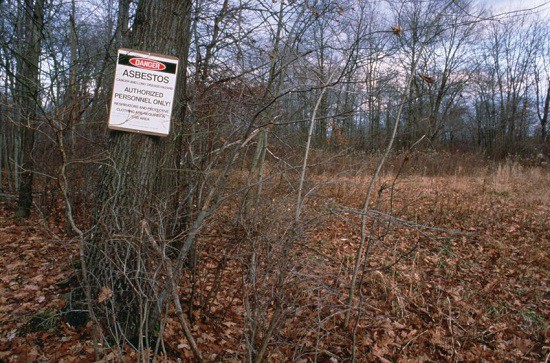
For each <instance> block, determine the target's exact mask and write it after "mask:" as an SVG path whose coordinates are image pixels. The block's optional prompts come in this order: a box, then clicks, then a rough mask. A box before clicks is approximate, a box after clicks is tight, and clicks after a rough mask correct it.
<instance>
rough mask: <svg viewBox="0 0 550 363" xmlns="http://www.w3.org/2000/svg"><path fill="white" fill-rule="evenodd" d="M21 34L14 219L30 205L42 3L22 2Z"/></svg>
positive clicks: (26, 213) (41, 0)
mask: <svg viewBox="0 0 550 363" xmlns="http://www.w3.org/2000/svg"><path fill="white" fill-rule="evenodd" d="M24 6H25V23H26V25H27V27H26V29H25V31H24V37H25V38H26V45H25V46H24V49H23V52H22V55H21V58H20V59H19V62H20V64H19V72H18V74H17V84H18V87H17V88H18V91H19V92H18V93H19V94H18V98H19V103H20V105H19V106H20V114H19V122H20V130H21V131H20V134H21V152H22V160H21V165H20V172H21V177H20V179H19V199H18V201H17V212H16V214H15V215H16V217H18V218H28V217H29V216H30V213H31V206H32V183H33V168H34V165H33V164H34V162H33V156H32V151H33V149H34V133H35V130H36V127H37V120H36V118H37V112H36V108H37V104H38V102H40V101H39V97H38V92H39V84H40V81H39V79H38V73H39V69H38V65H39V61H40V50H41V48H40V47H41V40H42V28H43V26H44V0H36V2H34V1H33V0H26V1H25V3H24Z"/></svg>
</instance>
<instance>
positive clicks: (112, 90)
mask: <svg viewBox="0 0 550 363" xmlns="http://www.w3.org/2000/svg"><path fill="white" fill-rule="evenodd" d="M120 52H127V54H128V53H136V54H140V55H144V56H149V57H158V58H164V59H168V60H175V61H177V65H176V73H175V76H176V82H175V83H176V84H177V78H178V70H179V66H180V64H179V58H178V57H175V56H173V55H164V54H159V53H152V52H145V51H142V50H135V49H130V48H118V50H117V53H116V62H115V74H114V75H113V85H112V89H111V102H110V103H109V115H108V119H107V128H108V129H109V130H114V131H124V132H130V133H133V134H140V135H150V136H160V137H167V136H169V135H170V132H171V131H172V112H173V110H174V102H173V100H172V109H171V110H170V124H169V125H168V133H166V134H163V133H160V132H153V131H144V130H136V129H132V128H128V127H124V126H115V125H111V108H112V107H113V101H114V97H115V92H114V86H115V82H116V78H117V72H116V71H117V67H118V55H119V53H120ZM176 84H175V85H174V98H175V95H176Z"/></svg>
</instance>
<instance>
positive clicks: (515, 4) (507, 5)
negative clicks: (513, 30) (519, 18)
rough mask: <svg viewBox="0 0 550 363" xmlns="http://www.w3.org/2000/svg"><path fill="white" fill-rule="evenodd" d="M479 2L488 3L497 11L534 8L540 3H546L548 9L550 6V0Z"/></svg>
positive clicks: (484, 0) (493, 0) (480, 2)
mask: <svg viewBox="0 0 550 363" xmlns="http://www.w3.org/2000/svg"><path fill="white" fill-rule="evenodd" d="M478 2H479V4H487V5H489V6H491V7H492V8H493V9H494V10H497V11H501V10H518V9H525V8H534V7H536V6H539V5H544V8H545V9H546V10H547V9H548V8H550V0H478Z"/></svg>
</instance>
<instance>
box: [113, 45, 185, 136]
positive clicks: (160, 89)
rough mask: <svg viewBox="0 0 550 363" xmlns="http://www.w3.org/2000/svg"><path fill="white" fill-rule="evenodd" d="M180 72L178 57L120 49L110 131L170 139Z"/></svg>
mask: <svg viewBox="0 0 550 363" xmlns="http://www.w3.org/2000/svg"><path fill="white" fill-rule="evenodd" d="M177 70H178V59H177V58H175V57H170V56H164V55H159V54H151V53H144V52H139V51H135V50H131V49H124V48H121V49H119V50H118V57H117V65H116V72H115V83H114V86H113V98H112V100H111V111H110V113H109V128H110V129H114V130H122V131H129V132H138V133H144V134H150V135H158V136H166V135H168V133H169V132H170V117H171V115H172V106H173V103H174V91H175V89H176V75H177Z"/></svg>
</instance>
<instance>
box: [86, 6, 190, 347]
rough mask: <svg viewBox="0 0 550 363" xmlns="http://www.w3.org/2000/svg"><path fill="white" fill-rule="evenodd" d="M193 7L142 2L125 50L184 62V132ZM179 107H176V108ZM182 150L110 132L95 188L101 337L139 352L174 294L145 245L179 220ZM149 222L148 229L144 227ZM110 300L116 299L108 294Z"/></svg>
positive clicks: (176, 125)
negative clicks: (107, 159) (149, 237)
mask: <svg viewBox="0 0 550 363" xmlns="http://www.w3.org/2000/svg"><path fill="white" fill-rule="evenodd" d="M190 5H191V2H190V1H181V0H163V1H154V0H141V1H140V2H139V5H138V9H137V13H136V17H135V21H134V24H133V27H132V29H133V30H132V33H131V34H129V40H128V43H127V44H126V47H129V48H133V49H137V50H141V51H148V52H152V53H153V52H154V53H159V54H166V55H175V56H178V57H179V58H180V67H179V71H178V83H177V86H176V87H177V88H176V96H175V106H174V113H173V120H172V122H173V130H175V132H178V130H179V129H181V121H182V120H181V119H182V117H183V110H184V109H183V104H182V100H183V92H184V85H185V82H184V81H183V80H182V77H184V74H185V71H184V70H185V68H186V57H187V48H188V39H189V38H188V35H187V33H188V25H189V21H188V17H189V13H190ZM178 101H179V102H178ZM177 151H178V150H177V143H176V142H174V138H173V136H169V137H166V138H159V137H156V136H147V135H141V134H133V133H124V132H111V135H110V140H109V152H110V155H111V165H109V166H105V167H104V169H103V176H102V180H101V182H100V184H99V186H98V192H97V205H96V208H97V209H96V220H95V223H94V228H93V230H92V232H93V233H92V234H91V236H90V239H89V244H88V246H89V247H88V248H89V250H88V251H87V253H86V256H87V265H88V266H89V270H90V279H89V280H90V283H91V285H92V291H93V293H94V295H95V297H98V296H101V292H102V291H103V297H105V296H108V297H109V303H108V304H105V301H101V302H100V300H103V299H98V302H99V304H97V313H96V314H97V315H98V316H99V317H100V321H101V322H102V325H103V330H104V332H105V333H106V334H107V335H108V336H110V337H112V338H114V339H116V340H118V341H121V340H126V341H128V342H130V343H132V344H133V345H134V346H135V347H136V348H144V347H146V346H149V344H150V339H149V338H150V337H152V336H154V335H155V329H156V325H157V320H158V316H159V313H160V311H161V310H162V307H163V306H164V302H163V298H164V297H165V296H166V292H167V290H168V289H169V288H168V287H166V286H163V285H162V283H161V282H160V281H159V280H158V279H156V275H155V273H156V271H155V270H154V269H155V268H158V266H155V263H156V262H154V261H152V256H155V253H156V252H155V251H154V250H153V249H152V247H151V245H150V244H149V243H148V242H147V240H146V239H144V230H143V225H144V223H146V224H147V225H148V226H151V231H150V232H148V233H152V235H153V236H154V237H155V238H158V239H167V238H168V237H169V236H167V235H166V230H167V228H166V225H167V224H169V225H175V224H177V221H174V219H175V218H177V215H176V214H175V211H174V210H173V208H172V207H173V206H174V203H170V202H167V201H170V200H173V199H174V196H175V195H177V193H176V190H175V188H176V187H177V185H178V183H177V180H176V179H177V175H176V173H175V172H171V171H166V170H175V167H176V166H177V165H176V163H177V160H178V157H177V155H178V152H177ZM144 221H146V222H144ZM109 291H111V292H112V295H111V294H110V293H109V294H106V293H105V292H109Z"/></svg>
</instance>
